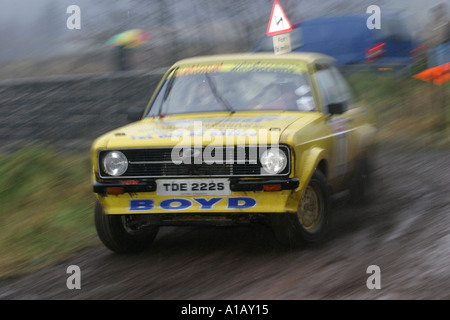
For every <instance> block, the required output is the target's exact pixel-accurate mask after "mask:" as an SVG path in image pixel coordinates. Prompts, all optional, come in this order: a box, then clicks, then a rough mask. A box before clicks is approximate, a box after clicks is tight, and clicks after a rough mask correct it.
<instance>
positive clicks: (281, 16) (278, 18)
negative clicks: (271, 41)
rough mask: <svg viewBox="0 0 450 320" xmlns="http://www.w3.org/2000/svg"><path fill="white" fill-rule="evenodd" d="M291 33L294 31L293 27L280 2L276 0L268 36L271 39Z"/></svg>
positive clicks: (268, 27)
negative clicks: (271, 37)
mask: <svg viewBox="0 0 450 320" xmlns="http://www.w3.org/2000/svg"><path fill="white" fill-rule="evenodd" d="M290 31H292V25H291V23H290V22H289V19H288V18H287V16H286V14H285V13H284V10H283V8H282V7H281V5H280V3H279V2H278V0H275V2H274V3H273V7H272V13H271V14H270V20H269V25H268V26H267V32H266V34H267V36H269V37H270V36H275V35H277V34H280V33H285V32H290Z"/></svg>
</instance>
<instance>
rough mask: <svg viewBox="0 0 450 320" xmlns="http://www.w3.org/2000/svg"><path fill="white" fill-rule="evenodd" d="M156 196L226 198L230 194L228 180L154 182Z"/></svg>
mask: <svg viewBox="0 0 450 320" xmlns="http://www.w3.org/2000/svg"><path fill="white" fill-rule="evenodd" d="M156 193H157V195H158V196H209V195H220V196H226V195H230V194H231V189H230V180H228V179H183V180H164V179H163V180H156Z"/></svg>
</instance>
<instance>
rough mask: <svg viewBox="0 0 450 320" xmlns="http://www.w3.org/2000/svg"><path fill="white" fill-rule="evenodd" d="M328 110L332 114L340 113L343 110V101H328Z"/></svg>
mask: <svg viewBox="0 0 450 320" xmlns="http://www.w3.org/2000/svg"><path fill="white" fill-rule="evenodd" d="M328 112H329V113H330V114H332V115H334V114H342V113H344V112H345V104H344V103H342V102H341V103H330V104H329V105H328Z"/></svg>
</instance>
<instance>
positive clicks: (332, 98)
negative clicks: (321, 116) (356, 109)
mask: <svg viewBox="0 0 450 320" xmlns="http://www.w3.org/2000/svg"><path fill="white" fill-rule="evenodd" d="M315 77H316V79H317V82H318V83H319V87H320V94H321V97H322V103H323V105H324V112H328V105H330V104H334V103H343V104H344V107H345V108H348V106H349V104H351V103H352V100H353V97H352V94H351V90H350V87H349V86H348V84H347V81H346V80H345V78H344V77H343V76H342V75H341V74H340V73H339V71H338V70H337V69H336V68H335V67H327V68H321V69H319V70H318V71H317V72H316V73H315Z"/></svg>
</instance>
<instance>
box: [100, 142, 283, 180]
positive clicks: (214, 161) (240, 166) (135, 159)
mask: <svg viewBox="0 0 450 320" xmlns="http://www.w3.org/2000/svg"><path fill="white" fill-rule="evenodd" d="M271 147H273V146H271ZM277 147H278V148H279V149H280V151H282V152H284V153H285V154H286V157H287V159H288V164H287V166H286V168H285V169H284V170H283V171H281V172H279V173H278V174H275V175H269V174H267V173H265V172H264V170H262V166H261V163H260V161H259V155H261V154H262V152H264V151H265V150H266V149H267V148H268V147H258V146H234V147H206V148H205V147H202V148H199V149H196V148H178V149H175V150H174V148H146V149H119V150H118V151H121V152H122V153H123V154H124V155H125V156H126V157H127V159H128V169H127V171H126V172H125V173H124V174H123V175H122V176H120V177H112V176H110V175H108V174H107V173H106V172H105V171H104V170H103V168H102V165H101V163H102V161H103V158H104V156H105V155H106V154H107V153H108V152H109V151H112V150H101V151H100V152H99V172H100V177H101V178H117V179H124V178H161V177H192V176H195V177H251V176H287V175H289V174H290V171H291V170H290V168H291V164H290V162H291V161H290V160H291V158H290V150H289V147H288V146H285V145H279V146H277ZM230 148H231V149H230ZM269 148H270V147H269ZM205 149H206V150H205ZM196 150H198V152H197V151H196ZM173 154H174V155H176V156H175V157H174V159H173V157H172V155H173ZM173 160H176V161H175V162H174V161H173Z"/></svg>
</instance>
